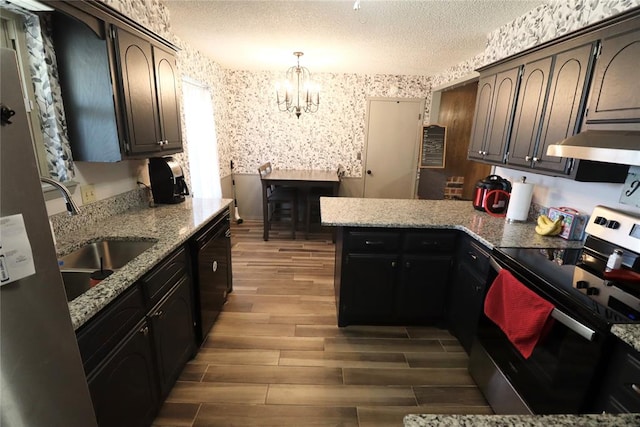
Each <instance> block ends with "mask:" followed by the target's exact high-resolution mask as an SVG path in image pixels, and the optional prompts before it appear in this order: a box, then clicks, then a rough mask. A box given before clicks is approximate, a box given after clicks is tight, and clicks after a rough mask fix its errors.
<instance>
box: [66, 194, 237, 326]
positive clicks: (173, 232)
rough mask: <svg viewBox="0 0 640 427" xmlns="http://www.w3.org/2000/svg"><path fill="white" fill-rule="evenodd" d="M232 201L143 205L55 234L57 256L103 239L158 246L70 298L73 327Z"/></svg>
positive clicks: (80, 324)
mask: <svg viewBox="0 0 640 427" xmlns="http://www.w3.org/2000/svg"><path fill="white" fill-rule="evenodd" d="M231 202H232V200H231V199H191V198H188V199H187V200H186V201H185V202H184V203H179V204H175V205H159V206H158V207H155V208H140V209H133V210H129V211H126V212H124V213H121V214H117V215H113V216H111V217H109V218H107V219H105V220H104V221H102V222H101V223H99V224H98V225H92V226H90V227H85V228H81V229H80V230H74V231H73V232H71V233H58V234H56V247H57V252H58V256H64V255H66V254H68V253H70V252H73V251H74V250H76V249H78V248H80V247H82V246H83V245H85V244H87V243H91V242H94V241H97V240H100V239H104V238H113V239H122V240H133V239H135V240H138V239H143V240H152V241H155V244H154V245H153V246H152V247H151V248H149V249H148V250H146V251H144V252H143V253H142V254H140V255H139V256H138V257H136V258H134V259H133V260H132V261H130V262H129V263H127V264H126V265H125V266H124V267H123V268H121V269H120V270H117V271H115V272H114V273H113V274H112V275H110V276H109V277H107V278H106V279H105V280H103V281H102V282H100V284H99V285H97V286H95V287H93V288H91V289H89V290H88V291H87V292H85V293H84V294H82V295H80V296H79V297H77V298H76V299H74V300H73V301H70V302H69V312H70V314H71V322H72V324H73V327H74V329H76V330H77V329H78V328H79V327H80V326H82V325H83V324H84V323H85V322H86V321H87V320H89V319H90V318H91V317H93V316H94V315H95V314H96V313H98V311H100V310H101V309H102V308H103V307H105V306H106V305H107V304H108V303H109V302H111V301H112V300H113V299H115V298H116V297H117V296H118V295H119V294H121V293H122V292H123V291H124V290H126V289H127V288H128V287H129V286H131V285H132V284H133V283H134V282H135V281H136V280H138V279H139V278H140V277H142V276H143V275H144V274H145V273H146V272H148V271H149V270H150V269H152V268H153V267H154V266H155V265H156V264H157V263H158V262H160V261H162V259H164V258H165V257H166V256H167V255H169V254H170V253H171V252H172V251H173V250H175V249H176V248H178V247H179V246H180V245H182V244H183V243H185V242H186V241H187V240H188V239H189V238H190V237H191V236H192V235H193V234H194V233H195V232H196V231H198V230H199V229H200V228H202V227H203V226H204V225H205V224H207V223H208V222H209V221H210V220H211V219H213V218H214V217H215V216H216V215H218V214H219V213H221V212H222V211H223V210H224V209H225V208H227V207H228V206H229V205H230V204H231Z"/></svg>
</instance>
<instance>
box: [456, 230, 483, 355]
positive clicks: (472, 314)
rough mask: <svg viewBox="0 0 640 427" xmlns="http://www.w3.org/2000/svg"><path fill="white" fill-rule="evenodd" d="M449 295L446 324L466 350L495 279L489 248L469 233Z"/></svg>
mask: <svg viewBox="0 0 640 427" xmlns="http://www.w3.org/2000/svg"><path fill="white" fill-rule="evenodd" d="M455 264H456V267H455V270H454V274H453V280H451V287H450V289H449V294H448V302H447V307H448V312H447V323H448V326H449V330H450V331H451V333H452V334H453V335H454V336H455V337H456V338H457V339H458V341H459V342H460V344H461V345H462V347H463V348H464V349H465V351H466V352H467V353H470V352H471V345H472V344H473V340H474V338H475V335H476V331H477V329H478V319H479V318H480V314H481V313H482V309H483V303H484V295H485V290H486V288H487V284H488V282H489V281H490V280H491V278H492V273H491V271H492V270H491V268H490V265H489V251H488V249H487V248H486V247H484V246H483V245H481V244H479V243H477V242H475V241H473V239H472V238H470V237H468V236H463V237H462V238H461V239H460V244H459V246H458V251H457V254H456V263H455Z"/></svg>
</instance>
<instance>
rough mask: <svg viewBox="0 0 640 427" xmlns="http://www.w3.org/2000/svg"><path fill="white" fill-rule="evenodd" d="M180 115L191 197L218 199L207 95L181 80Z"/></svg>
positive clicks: (202, 88) (215, 153)
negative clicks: (183, 131) (185, 137)
mask: <svg viewBox="0 0 640 427" xmlns="http://www.w3.org/2000/svg"><path fill="white" fill-rule="evenodd" d="M182 91H183V100H184V115H185V123H186V132H187V146H188V148H189V169H190V171H191V192H192V194H193V196H194V197H200V198H219V197H222V189H221V186H220V166H219V164H218V142H217V139H216V127H215V122H214V116H213V103H212V101H211V91H210V90H209V88H208V87H206V86H204V85H203V84H201V83H198V82H196V81H193V80H191V79H187V78H185V79H184V80H183V82H182Z"/></svg>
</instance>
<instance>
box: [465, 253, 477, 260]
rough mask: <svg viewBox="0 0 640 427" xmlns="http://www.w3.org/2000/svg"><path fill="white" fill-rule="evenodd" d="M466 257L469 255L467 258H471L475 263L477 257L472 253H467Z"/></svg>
mask: <svg viewBox="0 0 640 427" xmlns="http://www.w3.org/2000/svg"><path fill="white" fill-rule="evenodd" d="M467 255H469V258H471V259H472V260H474V261H476V260H477V259H478V256H477V255H476V254H474V253H473V252H467Z"/></svg>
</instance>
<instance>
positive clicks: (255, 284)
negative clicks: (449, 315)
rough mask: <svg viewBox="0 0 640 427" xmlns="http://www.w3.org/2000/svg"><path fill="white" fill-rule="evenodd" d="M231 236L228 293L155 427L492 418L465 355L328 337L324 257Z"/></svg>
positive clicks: (361, 331) (253, 227)
mask: <svg viewBox="0 0 640 427" xmlns="http://www.w3.org/2000/svg"><path fill="white" fill-rule="evenodd" d="M288 238H289V232H288V231H287V230H286V229H283V230H282V232H278V231H277V230H276V231H274V232H272V233H271V235H270V240H269V241H268V242H265V241H263V240H262V223H259V222H252V221H245V222H244V223H243V224H241V225H236V224H233V226H232V238H231V241H232V253H233V255H232V256H233V277H234V279H233V280H234V291H233V293H232V294H230V295H229V299H228V302H227V304H226V305H225V307H224V310H223V312H222V313H221V315H220V317H219V319H218V321H217V322H216V324H215V325H214V327H213V329H212V330H211V332H210V333H209V335H208V337H207V339H206V341H205V342H204V344H203V346H202V348H201V349H200V351H199V352H198V355H197V356H196V357H195V358H194V359H193V360H192V361H190V362H189V363H188V364H187V366H186V367H185V369H184V371H183V373H182V375H181V377H180V379H179V380H178V382H177V383H176V385H175V386H174V388H173V390H172V392H171V394H170V395H169V397H168V398H167V400H166V402H165V404H164V405H163V407H162V408H161V410H160V414H159V415H158V417H157V418H156V420H155V422H154V426H163V427H179V426H189V427H201V426H360V427H365V426H366V427H377V426H402V418H403V417H404V415H406V414H409V413H455V414H490V413H491V408H490V407H489V406H488V405H487V403H486V401H485V400H484V398H483V397H482V394H481V393H480V392H479V390H478V389H477V387H476V386H475V384H474V382H473V380H472V379H471V377H470V376H469V373H468V372H467V369H466V366H467V355H466V353H465V352H464V350H463V349H462V347H461V346H460V345H459V344H458V342H457V341H456V339H455V338H454V337H453V336H451V335H450V334H449V333H448V332H447V331H446V330H442V329H438V328H435V327H433V328H432V327H374V326H349V327H346V328H338V327H337V326H336V309H335V301H334V296H333V270H334V250H335V249H334V245H333V243H331V234H330V233H328V232H324V233H322V232H317V233H315V234H311V235H310V236H309V240H304V238H303V235H302V233H300V235H298V240H295V241H293V240H289V239H288Z"/></svg>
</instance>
